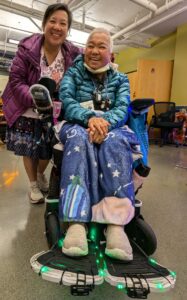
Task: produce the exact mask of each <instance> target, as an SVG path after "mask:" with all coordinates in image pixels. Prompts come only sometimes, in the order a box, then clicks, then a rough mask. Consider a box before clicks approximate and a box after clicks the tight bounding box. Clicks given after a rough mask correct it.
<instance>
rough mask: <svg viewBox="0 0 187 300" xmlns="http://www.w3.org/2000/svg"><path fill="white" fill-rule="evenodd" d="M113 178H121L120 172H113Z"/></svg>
mask: <svg viewBox="0 0 187 300" xmlns="http://www.w3.org/2000/svg"><path fill="white" fill-rule="evenodd" d="M112 174H113V177H119V174H120V172H119V171H118V170H115V171H114V172H112Z"/></svg>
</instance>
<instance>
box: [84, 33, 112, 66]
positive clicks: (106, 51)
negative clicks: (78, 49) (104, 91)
mask: <svg viewBox="0 0 187 300" xmlns="http://www.w3.org/2000/svg"><path fill="white" fill-rule="evenodd" d="M84 54H85V55H84V61H85V63H86V64H87V65H88V66H89V67H90V68H92V69H94V70H97V69H99V68H102V67H104V66H105V65H107V64H108V63H109V62H110V58H111V51H110V38H109V36H108V35H107V34H106V33H103V32H97V33H93V34H92V35H91V36H90V38H89V39H88V42H87V44H86V48H85V52H84Z"/></svg>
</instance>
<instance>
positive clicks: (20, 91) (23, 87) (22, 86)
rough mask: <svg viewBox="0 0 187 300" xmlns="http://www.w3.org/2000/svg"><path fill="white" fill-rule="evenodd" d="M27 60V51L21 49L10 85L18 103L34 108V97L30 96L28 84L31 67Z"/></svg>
mask: <svg viewBox="0 0 187 300" xmlns="http://www.w3.org/2000/svg"><path fill="white" fill-rule="evenodd" d="M24 58H25V50H24V48H23V47H19V49H18V52H17V54H16V56H15V58H14V59H13V62H12V66H11V70H10V75H9V84H10V87H11V89H12V92H13V94H14V98H15V101H16V102H19V104H20V105H22V106H23V107H25V108H29V107H32V106H33V101H32V97H31V96H30V94H29V85H28V83H27V78H28V71H29V65H28V62H27V60H26V59H24Z"/></svg>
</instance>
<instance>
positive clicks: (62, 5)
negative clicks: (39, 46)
mask: <svg viewBox="0 0 187 300" xmlns="http://www.w3.org/2000/svg"><path fill="white" fill-rule="evenodd" d="M57 10H63V11H65V12H66V13H67V15H68V29H70V27H71V23H72V13H71V11H70V10H69V8H68V6H67V5H66V4H65V3H55V4H51V5H49V6H48V7H47V9H46V11H45V13H44V16H43V21H42V28H44V27H45V24H46V23H47V20H48V19H49V18H50V16H51V15H52V14H53V13H54V12H55V11H57Z"/></svg>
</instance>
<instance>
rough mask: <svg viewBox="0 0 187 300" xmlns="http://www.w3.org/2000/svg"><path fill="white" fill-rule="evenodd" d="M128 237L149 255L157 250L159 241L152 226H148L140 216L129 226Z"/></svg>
mask: <svg viewBox="0 0 187 300" xmlns="http://www.w3.org/2000/svg"><path fill="white" fill-rule="evenodd" d="M126 231H127V234H128V236H129V237H130V238H131V239H132V240H134V241H135V242H136V243H137V244H138V246H140V248H142V250H143V251H144V252H145V253H146V254H147V255H152V254H153V253H154V252H155V250H156V248H157V239H156V236H155V233H154V231H153V230H152V228H151V226H150V225H149V224H147V223H146V222H145V221H144V219H143V217H142V216H141V215H140V216H139V217H138V218H135V220H133V221H132V224H129V227H128V226H127V230H126Z"/></svg>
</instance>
